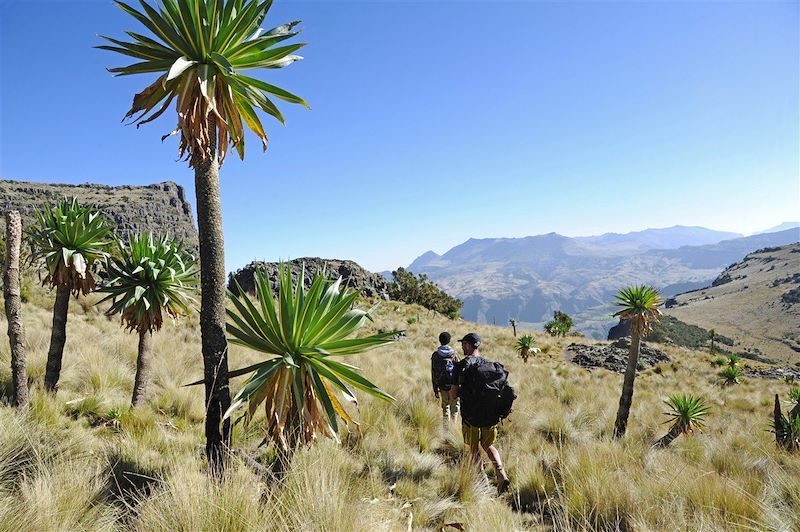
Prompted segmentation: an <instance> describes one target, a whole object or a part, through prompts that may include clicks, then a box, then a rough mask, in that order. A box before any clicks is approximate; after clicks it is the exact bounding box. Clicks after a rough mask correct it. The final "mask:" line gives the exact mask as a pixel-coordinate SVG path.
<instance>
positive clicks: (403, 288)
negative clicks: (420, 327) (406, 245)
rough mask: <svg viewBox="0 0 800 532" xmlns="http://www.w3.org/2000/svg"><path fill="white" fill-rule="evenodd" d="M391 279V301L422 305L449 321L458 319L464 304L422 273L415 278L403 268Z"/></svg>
mask: <svg viewBox="0 0 800 532" xmlns="http://www.w3.org/2000/svg"><path fill="white" fill-rule="evenodd" d="M392 277H393V279H394V280H393V281H392V282H391V283H389V297H391V298H392V299H394V300H396V301H404V302H406V303H413V304H417V305H422V306H423V307H425V308H426V309H428V310H433V311H435V312H438V313H440V314H443V315H445V316H447V317H449V318H451V319H454V318H458V317H459V315H460V312H461V308H462V307H463V306H464V302H463V301H461V300H460V299H457V298H455V297H453V296H451V295H450V294H448V293H446V292H445V291H444V290H442V289H441V288H439V287H438V286H436V284H435V283H433V281H430V280H429V279H428V276H427V275H425V274H424V273H422V274H420V275H419V276H416V275H414V274H413V273H412V272H410V271H408V270H406V269H405V268H397V269H396V270H395V271H393V272H392Z"/></svg>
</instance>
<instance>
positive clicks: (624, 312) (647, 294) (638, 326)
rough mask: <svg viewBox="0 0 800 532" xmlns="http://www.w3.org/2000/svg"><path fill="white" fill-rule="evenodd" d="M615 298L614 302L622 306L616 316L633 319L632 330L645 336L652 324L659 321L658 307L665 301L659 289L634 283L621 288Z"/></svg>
mask: <svg viewBox="0 0 800 532" xmlns="http://www.w3.org/2000/svg"><path fill="white" fill-rule="evenodd" d="M614 298H615V299H616V301H615V302H614V304H615V305H616V306H618V307H621V308H620V310H618V311H617V312H615V313H614V317H617V318H622V319H625V320H631V332H632V334H636V335H638V336H640V337H641V336H645V335H647V333H649V332H650V331H651V330H652V328H651V326H650V324H651V323H652V322H653V321H658V317H659V316H661V311H660V310H658V307H659V306H661V305H662V304H663V303H664V301H663V300H662V299H661V295H660V294H659V292H658V290H656V289H655V288H652V287H650V286H646V285H633V286H629V287H627V288H623V289H622V290H620V291H619V292H618V293H617V294H616V295H615V296H614Z"/></svg>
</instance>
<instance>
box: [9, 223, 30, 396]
mask: <svg viewBox="0 0 800 532" xmlns="http://www.w3.org/2000/svg"><path fill="white" fill-rule="evenodd" d="M21 242H22V221H21V220H20V216H19V211H8V212H6V257H5V258H6V271H5V274H4V275H3V296H4V297H5V307H6V319H7V320H8V340H9V342H10V344H11V379H12V381H13V385H14V400H15V402H16V404H17V406H18V407H19V408H26V407H27V406H28V372H27V369H26V365H25V326H24V325H23V323H22V315H21V312H20V309H21V307H22V298H21V296H20V283H19V250H20V245H21Z"/></svg>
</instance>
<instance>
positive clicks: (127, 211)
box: [0, 180, 198, 251]
mask: <svg viewBox="0 0 800 532" xmlns="http://www.w3.org/2000/svg"><path fill="white" fill-rule="evenodd" d="M72 196H75V197H77V198H78V201H79V202H80V203H81V204H82V205H86V204H91V205H94V206H96V207H97V208H98V209H99V210H101V211H102V212H103V213H104V214H105V215H106V216H108V217H109V218H110V219H111V220H113V221H114V223H115V224H116V225H117V229H116V231H117V234H118V235H120V236H121V237H123V238H126V237H127V236H128V235H130V234H131V233H135V232H139V231H153V232H156V233H164V232H167V233H169V234H170V235H171V236H172V237H174V238H177V239H179V240H181V241H183V242H184V244H185V245H186V247H187V248H188V249H192V250H194V251H196V250H197V247H198V240H197V230H196V229H195V226H194V220H193V217H192V207H191V205H190V204H189V201H188V200H187V198H186V192H185V190H184V189H183V187H182V186H180V185H177V184H175V183H173V182H172V181H166V182H164V183H157V184H155V185H148V186H131V185H123V186H119V187H110V186H107V185H95V184H88V183H87V184H83V185H61V184H51V183H29V182H24V181H7V180H3V181H0V212H5V211H6V210H9V209H17V210H19V211H20V214H21V215H22V225H23V227H27V226H29V225H31V224H32V223H33V222H34V220H35V218H34V213H35V210H36V209H41V208H42V205H43V204H44V203H50V204H55V202H57V201H59V200H61V199H63V198H70V197H72Z"/></svg>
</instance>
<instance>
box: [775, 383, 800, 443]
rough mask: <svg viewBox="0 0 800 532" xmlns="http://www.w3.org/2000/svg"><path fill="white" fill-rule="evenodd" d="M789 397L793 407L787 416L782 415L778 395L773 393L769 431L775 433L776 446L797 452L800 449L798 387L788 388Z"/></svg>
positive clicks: (799, 392) (799, 390)
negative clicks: (773, 405) (773, 400)
mask: <svg viewBox="0 0 800 532" xmlns="http://www.w3.org/2000/svg"><path fill="white" fill-rule="evenodd" d="M789 399H791V400H792V401H793V402H794V407H793V408H792V409H791V410H790V411H789V414H788V415H787V416H784V415H783V413H782V412H781V401H780V397H779V396H778V394H775V408H774V409H773V417H772V421H770V432H773V433H774V434H775V443H776V444H777V445H778V447H781V448H782V449H785V450H786V451H789V452H797V451H800V388H792V389H791V390H789Z"/></svg>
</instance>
